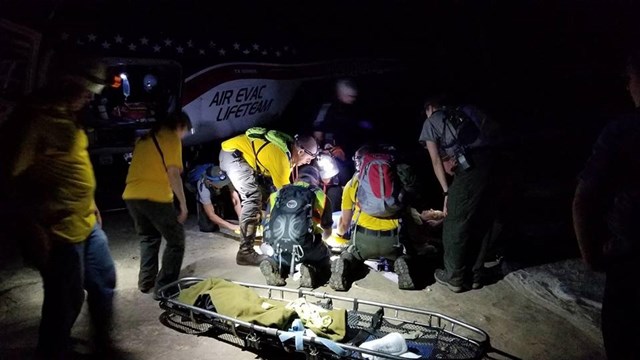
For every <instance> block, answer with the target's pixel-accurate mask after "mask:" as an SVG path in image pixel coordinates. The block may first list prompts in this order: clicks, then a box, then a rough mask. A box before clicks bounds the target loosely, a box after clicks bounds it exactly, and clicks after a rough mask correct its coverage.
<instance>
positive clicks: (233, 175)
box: [220, 128, 318, 266]
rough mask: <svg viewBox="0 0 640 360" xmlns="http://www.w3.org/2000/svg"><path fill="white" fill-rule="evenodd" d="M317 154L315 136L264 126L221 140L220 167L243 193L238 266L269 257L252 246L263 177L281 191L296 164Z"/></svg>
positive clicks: (260, 207)
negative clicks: (283, 131) (285, 132)
mask: <svg viewBox="0 0 640 360" xmlns="http://www.w3.org/2000/svg"><path fill="white" fill-rule="evenodd" d="M317 153H318V145H317V144H316V141H315V139H314V138H313V137H312V136H300V137H296V138H292V137H291V136H289V135H287V134H284V133H281V132H279V131H275V130H270V131H267V130H266V129H264V128H251V129H249V130H247V132H246V133H244V134H240V135H238V136H235V137H233V138H231V139H228V140H226V141H224V142H222V150H221V151H220V168H221V169H222V170H223V171H224V172H225V173H226V174H227V176H229V179H231V183H232V184H233V186H234V187H235V188H236V190H237V191H238V193H239V194H240V199H241V205H242V212H241V213H240V233H241V235H242V239H241V241H240V249H239V250H238V254H237V255H236V263H237V264H238V265H253V266H258V265H259V264H260V262H261V261H262V260H264V259H265V258H266V257H265V256H264V255H260V254H258V253H257V252H256V251H255V250H254V249H253V243H254V241H255V237H256V230H257V227H258V225H259V224H260V217H261V210H262V191H263V190H262V189H261V187H264V185H261V184H260V183H261V182H263V181H262V180H265V178H266V179H268V180H271V181H272V182H273V186H274V187H275V190H278V189H280V188H282V187H283V186H284V185H286V184H289V182H290V180H289V178H290V176H291V171H292V169H293V168H294V167H296V166H299V165H303V164H308V163H309V162H310V161H311V160H313V159H314V158H315V156H316V154H317Z"/></svg>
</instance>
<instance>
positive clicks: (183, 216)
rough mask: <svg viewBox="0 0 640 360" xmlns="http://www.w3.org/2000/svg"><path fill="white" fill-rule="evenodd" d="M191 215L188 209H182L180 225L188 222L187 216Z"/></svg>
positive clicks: (179, 219)
mask: <svg viewBox="0 0 640 360" xmlns="http://www.w3.org/2000/svg"><path fill="white" fill-rule="evenodd" d="M188 214H189V212H188V211H187V208H186V207H184V208H180V213H179V214H178V222H179V223H180V224H184V222H185V221H187V215H188Z"/></svg>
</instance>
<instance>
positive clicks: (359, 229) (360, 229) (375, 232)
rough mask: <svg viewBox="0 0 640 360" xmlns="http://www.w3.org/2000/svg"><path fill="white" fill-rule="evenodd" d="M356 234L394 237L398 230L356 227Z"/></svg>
mask: <svg viewBox="0 0 640 360" xmlns="http://www.w3.org/2000/svg"><path fill="white" fill-rule="evenodd" d="M356 232H359V233H361V234H365V235H371V236H396V235H398V228H395V229H391V230H371V229H367V228H366V227H362V226H360V225H358V226H356Z"/></svg>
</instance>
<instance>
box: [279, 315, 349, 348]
mask: <svg viewBox="0 0 640 360" xmlns="http://www.w3.org/2000/svg"><path fill="white" fill-rule="evenodd" d="M305 330H306V331H307V332H308V333H311V334H312V336H313V337H315V338H316V339H318V341H319V342H320V343H321V344H322V345H324V346H326V347H327V349H329V350H331V351H333V352H334V353H335V354H336V355H339V356H345V355H346V354H347V351H346V350H344V349H343V348H341V347H340V346H339V345H338V344H336V343H335V342H334V341H331V340H329V339H325V338H321V337H316V335H315V334H314V333H313V332H312V331H311V330H309V329H305V328H304V325H302V321H301V320H300V319H295V320H294V321H293V324H291V328H290V329H289V331H285V332H282V333H280V335H278V337H279V338H280V342H281V343H282V344H283V345H284V343H285V341H287V340H289V339H291V338H295V344H296V350H297V351H304V339H303V337H304V332H305Z"/></svg>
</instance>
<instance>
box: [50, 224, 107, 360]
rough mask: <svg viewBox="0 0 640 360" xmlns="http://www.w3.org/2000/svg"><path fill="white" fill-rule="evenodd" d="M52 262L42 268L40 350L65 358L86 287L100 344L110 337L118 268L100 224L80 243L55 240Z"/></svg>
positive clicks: (90, 312) (51, 255)
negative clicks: (42, 300) (42, 296)
mask: <svg viewBox="0 0 640 360" xmlns="http://www.w3.org/2000/svg"><path fill="white" fill-rule="evenodd" d="M48 264H49V265H48V266H47V267H46V268H44V269H42V270H41V271H40V274H41V275H42V280H43V283H44V302H43V304H42V320H41V321H40V334H39V340H38V350H39V352H41V353H42V354H45V355H48V356H50V357H51V358H61V357H64V356H65V355H64V354H65V353H66V352H67V351H69V349H70V345H71V344H70V340H71V328H72V327H73V324H74V323H75V321H76V319H77V317H78V314H80V309H81V308H82V303H83V302H84V290H86V291H87V302H88V305H89V314H90V316H91V322H92V325H93V327H94V331H95V336H96V342H97V344H96V345H97V346H98V347H99V346H103V345H106V344H105V343H106V342H108V341H109V340H110V339H109V331H110V328H111V321H112V314H113V294H114V289H115V287H116V270H115V266H114V263H113V259H112V258H111V253H110V251H109V244H108V240H107V236H106V234H105V233H104V231H102V229H101V228H100V227H99V226H98V225H96V226H95V227H94V228H93V230H92V231H91V234H89V237H87V239H86V240H85V241H83V242H81V243H77V244H71V243H65V242H62V241H58V240H54V241H53V244H52V248H51V253H50V260H49V263H48Z"/></svg>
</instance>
